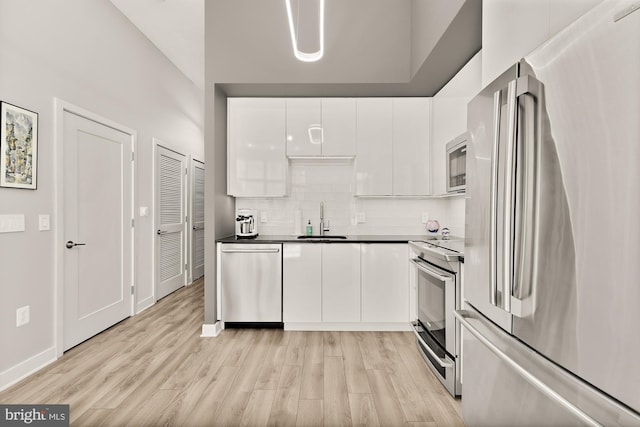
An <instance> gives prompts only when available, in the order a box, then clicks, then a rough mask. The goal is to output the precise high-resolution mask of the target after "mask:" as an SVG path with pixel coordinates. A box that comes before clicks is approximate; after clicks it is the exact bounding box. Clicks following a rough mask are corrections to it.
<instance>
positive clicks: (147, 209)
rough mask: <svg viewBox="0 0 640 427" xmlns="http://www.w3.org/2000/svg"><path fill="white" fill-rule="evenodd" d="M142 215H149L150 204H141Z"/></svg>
mask: <svg viewBox="0 0 640 427" xmlns="http://www.w3.org/2000/svg"><path fill="white" fill-rule="evenodd" d="M140 216H149V207H148V206H140Z"/></svg>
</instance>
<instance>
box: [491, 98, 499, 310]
mask: <svg viewBox="0 0 640 427" xmlns="http://www.w3.org/2000/svg"><path fill="white" fill-rule="evenodd" d="M501 93H502V91H501V90H498V91H496V92H495V93H494V94H493V145H492V148H491V202H490V203H491V205H490V209H489V211H490V213H489V214H490V220H489V288H490V294H489V301H490V302H491V304H492V305H495V306H498V276H497V274H496V256H495V254H496V250H497V249H496V248H497V246H498V245H497V236H496V231H497V228H496V227H497V225H498V160H499V159H498V147H499V145H500V121H501V120H502V117H501V112H502V110H501V108H500V107H501V105H502V99H501Z"/></svg>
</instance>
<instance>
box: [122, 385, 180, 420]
mask: <svg viewBox="0 0 640 427" xmlns="http://www.w3.org/2000/svg"><path fill="white" fill-rule="evenodd" d="M179 393H180V391H179V390H173V389H168V390H163V389H158V390H156V392H155V393H154V394H153V395H152V396H151V397H150V398H149V399H148V400H147V401H146V402H145V404H144V405H143V406H141V407H138V408H136V410H135V411H131V412H129V413H128V414H127V415H124V416H121V418H116V417H114V418H112V419H111V420H110V422H112V423H114V424H116V423H118V424H120V422H122V424H120V425H128V426H149V427H152V426H156V425H158V418H159V414H162V413H163V412H164V410H165V409H166V407H167V405H169V404H170V403H171V402H172V401H173V399H175V397H176V396H177V395H178V394H179ZM114 412H115V413H118V412H120V411H114Z"/></svg>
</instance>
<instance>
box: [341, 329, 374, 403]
mask: <svg viewBox="0 0 640 427" xmlns="http://www.w3.org/2000/svg"><path fill="white" fill-rule="evenodd" d="M341 345H342V354H343V355H344V373H345V377H346V380H347V389H348V390H349V393H371V389H370V388H369V380H368V379H367V373H366V371H365V368H364V362H363V361H362V353H361V352H360V345H359V344H358V337H357V336H356V334H355V333H353V332H342V333H341Z"/></svg>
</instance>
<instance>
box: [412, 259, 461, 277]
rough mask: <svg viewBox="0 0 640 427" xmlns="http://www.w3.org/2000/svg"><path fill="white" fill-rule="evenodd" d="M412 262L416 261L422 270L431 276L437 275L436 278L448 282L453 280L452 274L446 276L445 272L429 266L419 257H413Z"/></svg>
mask: <svg viewBox="0 0 640 427" xmlns="http://www.w3.org/2000/svg"><path fill="white" fill-rule="evenodd" d="M411 262H412V263H414V264H415V265H416V267H418V269H419V270H420V271H423V272H425V273H427V274H428V275H429V276H431V277H435V278H436V279H438V280H441V281H443V282H447V281H449V280H451V277H450V276H445V275H444V274H440V273H438V272H437V271H435V270H434V269H432V268H429V267H427V264H426V263H424V262H422V261H420V260H418V259H417V258H412V259H411Z"/></svg>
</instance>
